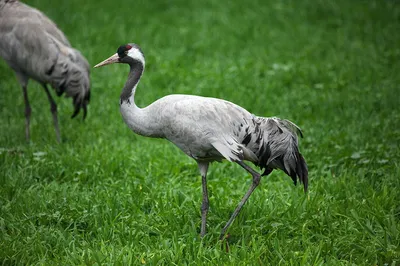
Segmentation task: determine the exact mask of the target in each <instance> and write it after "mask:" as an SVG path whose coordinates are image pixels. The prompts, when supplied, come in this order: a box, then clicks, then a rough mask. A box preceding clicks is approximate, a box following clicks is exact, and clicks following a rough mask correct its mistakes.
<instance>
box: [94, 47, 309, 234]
mask: <svg viewBox="0 0 400 266" xmlns="http://www.w3.org/2000/svg"><path fill="white" fill-rule="evenodd" d="M112 63H125V64H129V66H130V73H129V76H128V80H127V82H126V84H125V86H124V88H123V90H122V93H121V96H120V110H121V114H122V117H123V119H124V121H125V123H126V124H127V125H128V126H129V127H130V128H131V129H132V130H133V131H134V132H135V133H137V134H140V135H143V136H147V137H156V138H165V139H167V140H169V141H171V142H172V143H174V144H175V145H176V146H177V147H179V148H180V149H181V150H182V151H183V152H184V153H185V154H187V155H188V156H190V157H192V158H193V159H194V160H196V162H197V164H198V167H199V171H200V174H201V176H202V188H203V200H202V206H201V213H202V222H201V233H200V234H201V236H204V235H205V233H206V217H207V212H208V209H209V200H208V191H207V170H208V167H209V164H210V163H211V162H213V161H221V160H223V159H226V160H228V161H231V162H235V163H237V164H239V165H240V166H241V167H242V168H244V169H245V170H246V171H247V172H248V173H250V174H251V175H252V177H253V182H252V184H251V186H250V188H249V190H248V191H247V193H246V194H245V196H244V197H243V198H242V200H241V201H240V203H239V204H238V206H237V207H236V209H235V211H234V212H233V214H232V216H231V218H230V219H229V221H228V222H227V224H226V225H225V227H224V228H223V229H222V231H221V235H220V238H221V239H222V238H223V237H224V235H225V233H226V230H227V229H228V227H229V226H230V224H231V223H232V222H233V220H234V219H235V217H236V216H237V215H238V214H239V212H240V210H241V208H242V207H243V205H244V204H245V203H246V201H247V199H248V198H249V197H250V195H251V194H252V192H253V191H254V189H255V188H256V187H257V186H258V185H259V183H260V179H261V176H262V175H268V174H270V173H271V172H272V171H273V170H274V169H281V170H283V171H284V172H285V173H286V174H287V175H289V176H290V177H291V178H292V180H293V181H294V183H295V184H296V183H297V180H299V181H300V182H301V183H303V185H304V190H305V191H306V190H307V187H308V169H307V164H306V162H305V160H304V158H303V156H302V155H301V154H300V152H299V149H298V138H297V136H298V135H300V136H302V133H301V130H300V129H299V128H298V127H297V126H296V125H295V124H294V123H292V122H290V121H289V120H285V119H280V118H276V117H272V118H264V117H258V116H255V115H253V114H251V113H250V112H248V111H247V110H245V109H244V108H242V107H240V106H238V105H236V104H234V103H231V102H229V101H225V100H222V99H216V98H209V97H201V96H194V95H179V94H176V95H168V96H165V97H163V98H161V99H159V100H157V101H155V102H153V103H152V104H150V105H149V106H147V107H144V108H139V107H138V106H136V104H135V92H136V88H137V86H138V83H139V81H140V78H141V76H142V74H143V71H144V67H145V60H144V55H143V53H142V51H141V49H140V48H139V46H138V45H136V44H133V43H130V44H127V45H122V46H120V47H119V48H118V51H117V53H116V54H114V55H113V56H111V57H110V58H108V59H106V60H104V61H103V62H101V63H99V64H97V65H96V66H95V67H100V66H104V65H108V64H112ZM244 161H250V162H252V163H254V164H255V165H256V166H258V167H260V168H261V169H262V170H263V173H262V174H259V173H258V172H256V171H255V170H254V169H253V168H251V167H250V166H248V165H247V164H245V162H244Z"/></svg>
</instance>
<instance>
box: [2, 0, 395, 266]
mask: <svg viewBox="0 0 400 266" xmlns="http://www.w3.org/2000/svg"><path fill="white" fill-rule="evenodd" d="M25 2H26V3H28V4H29V5H31V6H34V7H36V8H38V9H40V10H42V11H43V12H44V13H46V14H47V15H48V16H49V17H50V18H51V19H53V20H54V21H55V22H56V23H57V25H58V26H59V27H60V28H61V29H62V30H63V31H64V32H65V34H66V35H67V36H68V38H69V40H70V42H71V43H72V44H73V46H74V47H76V48H78V49H79V50H81V51H82V53H83V54H84V55H85V56H86V57H87V59H88V61H89V62H90V64H91V65H92V66H94V65H95V64H97V63H98V62H100V61H102V60H103V59H105V58H107V57H108V56H110V55H112V54H113V53H115V51H116V49H117V48H118V46H119V45H121V44H125V43H128V42H135V43H137V44H139V45H140V46H141V47H142V49H143V51H144V53H145V55H146V71H145V73H144V75H143V78H142V81H141V83H140V85H139V87H138V93H137V95H136V101H137V104H138V105H139V106H141V107H143V106H146V105H148V104H150V103H151V102H153V101H155V100H156V99H158V98H161V97H162V96H165V95H168V94H173V93H179V94H196V95H203V96H210V97H217V98H224V99H226V100H229V101H232V102H235V103H237V104H239V105H241V106H243V107H244V108H246V109H247V110H249V111H250V112H252V113H254V114H257V115H260V116H279V117H282V118H287V119H290V120H292V121H294V122H295V123H296V124H298V125H299V126H300V127H301V128H302V129H303V131H304V138H303V139H301V143H300V147H301V151H302V153H303V155H304V157H305V158H306V160H307V162H308V165H309V178H310V183H309V192H308V193H307V194H304V193H303V190H302V188H301V186H294V185H293V183H292V182H291V179H290V177H288V176H286V175H285V174H284V173H282V172H279V171H274V172H273V173H272V174H271V175H269V176H268V177H266V178H263V179H262V181H261V185H260V186H259V187H258V188H257V189H256V190H255V192H254V193H253V195H252V197H251V198H250V200H249V202H248V203H247V204H246V205H245V206H244V208H243V210H242V212H241V213H240V215H239V216H238V218H237V219H236V220H235V222H234V223H233V225H232V227H231V228H230V229H229V235H230V236H229V238H228V240H227V241H224V242H223V243H221V242H219V241H218V237H219V232H220V230H221V228H222V227H223V226H224V224H225V223H226V221H227V220H228V218H229V217H230V214H231V212H232V211H233V210H234V208H235V206H236V204H237V203H238V202H239V200H240V198H241V197H242V196H243V195H244V193H245V191H246V190H247V188H248V187H249V185H250V183H251V177H250V176H249V175H248V174H246V172H245V171H243V169H241V168H240V167H239V166H237V165H234V164H232V163H229V162H223V163H214V164H212V165H211V167H210V170H209V175H208V180H209V193H210V205H211V209H210V212H209V216H208V234H207V235H206V237H205V238H204V239H200V237H199V232H200V205H201V178H200V175H199V173H198V169H197V166H196V163H195V161H193V160H192V159H190V158H188V157H186V155H184V154H183V153H182V152H181V151H180V150H179V149H178V148H176V147H175V146H173V145H172V144H171V143H169V142H167V141H165V140H160V139H149V138H144V137H141V136H138V135H135V134H134V133H132V132H131V131H130V130H129V128H128V127H127V126H126V125H125V124H124V122H123V121H122V118H121V115H120V113H119V105H118V104H119V94H120V91H121V88H122V87H123V85H124V82H125V80H126V77H127V73H128V71H129V69H128V67H127V66H125V65H112V66H108V67H104V68H100V69H93V70H92V72H91V82H92V89H91V91H92V99H91V102H90V105H89V110H88V117H87V119H86V120H85V121H82V119H81V116H80V117H79V118H75V119H72V120H71V119H70V115H71V114H72V112H73V106H72V104H71V100H70V99H62V98H57V103H58V106H59V120H60V125H61V132H62V139H63V142H62V143H61V144H58V143H57V142H56V137H55V133H54V129H53V125H52V118H51V113H50V110H49V104H48V102H47V99H46V96H45V93H44V91H43V89H42V88H41V87H40V86H39V85H38V84H37V83H35V82H33V81H31V82H30V84H29V86H28V89H29V97H30V99H31V105H32V121H31V140H32V141H31V143H30V144H27V143H26V142H25V134H24V120H25V118H24V105H23V97H22V90H21V88H20V87H19V85H18V83H17V81H16V78H15V76H14V75H13V73H12V71H11V70H10V68H9V67H8V66H7V65H6V64H5V62H4V61H3V60H0V95H1V96H0V110H1V116H0V184H1V185H0V262H1V263H0V264H2V265H17V264H18V265H19V264H22V265H76V264H78V265H82V264H89V265H93V264H99V265H100V264H101V265H103V264H109V265H114V264H115V265H129V264H131V265H142V264H147V265H156V264H160V265H203V264H204V265H393V266H394V265H399V264H400V182H399V178H400V4H399V2H398V1H395V0H381V1H378V0H370V1H361V0H354V1H348V0H336V1H322V0H315V1H311V0H309V1H306V0H304V1H298V0H287V1H283V0H278V1H270V0H268V1H261V0H259V1H257V0H254V1H218V0H206V1H186V0H185V1H183V0H176V1H166V0H164V1H163V0H154V1H144V0H139V1H128V0H120V1H116V2H114V1H108V0H97V1H91V0H87V1H82V0H68V1H51V0H29V1H25ZM0 41H1V40H0ZM228 246H229V248H228Z"/></svg>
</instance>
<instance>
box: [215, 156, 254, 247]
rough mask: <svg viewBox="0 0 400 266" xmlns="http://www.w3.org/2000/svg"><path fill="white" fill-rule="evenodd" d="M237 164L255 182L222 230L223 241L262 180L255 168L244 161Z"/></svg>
mask: <svg viewBox="0 0 400 266" xmlns="http://www.w3.org/2000/svg"><path fill="white" fill-rule="evenodd" d="M236 163H237V164H239V165H240V166H241V167H243V168H244V169H245V170H246V171H247V172H249V173H250V174H251V175H252V176H253V182H252V183H251V186H250V188H249V190H248V191H247V192H246V194H245V195H244V196H243V198H242V200H241V201H240V202H239V204H238V206H237V207H236V209H235V211H234V212H233V214H232V216H231V218H230V219H229V221H228V222H227V223H226V225H225V226H224V228H222V231H221V234H220V236H219V239H220V240H222V239H223V238H224V236H225V233H226V230H227V229H228V228H229V226H230V225H231V223H232V222H233V221H234V220H235V218H236V216H238V214H239V212H240V210H241V209H242V207H243V205H244V204H245V203H246V201H247V200H248V199H249V197H250V195H251V193H253V191H254V189H255V188H256V187H257V186H258V185H259V184H260V180H261V175H260V174H259V173H257V172H256V171H255V170H253V168H251V167H250V166H248V165H246V164H245V163H244V162H242V161H237V162H236Z"/></svg>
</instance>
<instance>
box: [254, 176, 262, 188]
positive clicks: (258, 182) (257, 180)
mask: <svg viewBox="0 0 400 266" xmlns="http://www.w3.org/2000/svg"><path fill="white" fill-rule="evenodd" d="M260 180H261V175H260V174H255V175H253V184H254V185H256V186H258V185H259V184H260Z"/></svg>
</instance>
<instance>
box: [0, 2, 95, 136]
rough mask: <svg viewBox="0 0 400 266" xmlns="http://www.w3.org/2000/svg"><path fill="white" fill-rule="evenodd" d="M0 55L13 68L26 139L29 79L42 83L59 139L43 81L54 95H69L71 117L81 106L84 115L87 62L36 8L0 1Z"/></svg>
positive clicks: (87, 93)
mask: <svg viewBox="0 0 400 266" xmlns="http://www.w3.org/2000/svg"><path fill="white" fill-rule="evenodd" d="M0 56H1V57H2V58H3V59H4V60H5V61H6V62H7V64H8V65H9V66H10V67H11V68H12V69H13V70H14V71H15V74H16V76H17V79H18V81H19V83H20V84H21V86H22V88H23V92H24V101H25V116H26V138H27V140H29V123H30V113H31V110H30V104H29V99H28V95H27V85H28V80H29V79H34V80H36V81H37V82H39V83H40V84H42V86H43V88H44V89H45V92H46V94H47V96H48V99H49V101H50V105H51V112H52V114H53V120H54V126H55V129H56V134H57V139H58V141H60V132H59V128H58V118H57V105H56V103H55V101H54V100H53V98H52V96H51V94H50V92H49V90H48V89H47V84H50V85H51V86H52V87H53V88H54V89H55V91H56V93H57V95H58V96H61V95H62V94H65V96H66V97H72V98H73V105H74V113H73V115H72V117H75V116H76V115H77V114H78V113H79V111H80V110H81V109H83V112H84V113H83V116H84V118H85V116H86V112H87V104H88V103H89V100H90V80H89V64H88V62H87V60H86V59H85V58H84V57H83V56H82V54H81V53H80V52H79V51H78V50H76V49H74V48H72V47H71V45H70V43H69V41H68V40H67V38H66V36H65V35H64V34H63V32H62V31H61V30H60V29H58V28H57V26H56V25H55V24H54V22H52V21H51V20H50V19H49V18H48V17H46V16H45V15H44V14H43V13H42V12H40V11H39V10H37V9H35V8H32V7H30V6H28V5H25V4H23V3H21V2H19V1H16V0H0Z"/></svg>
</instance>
